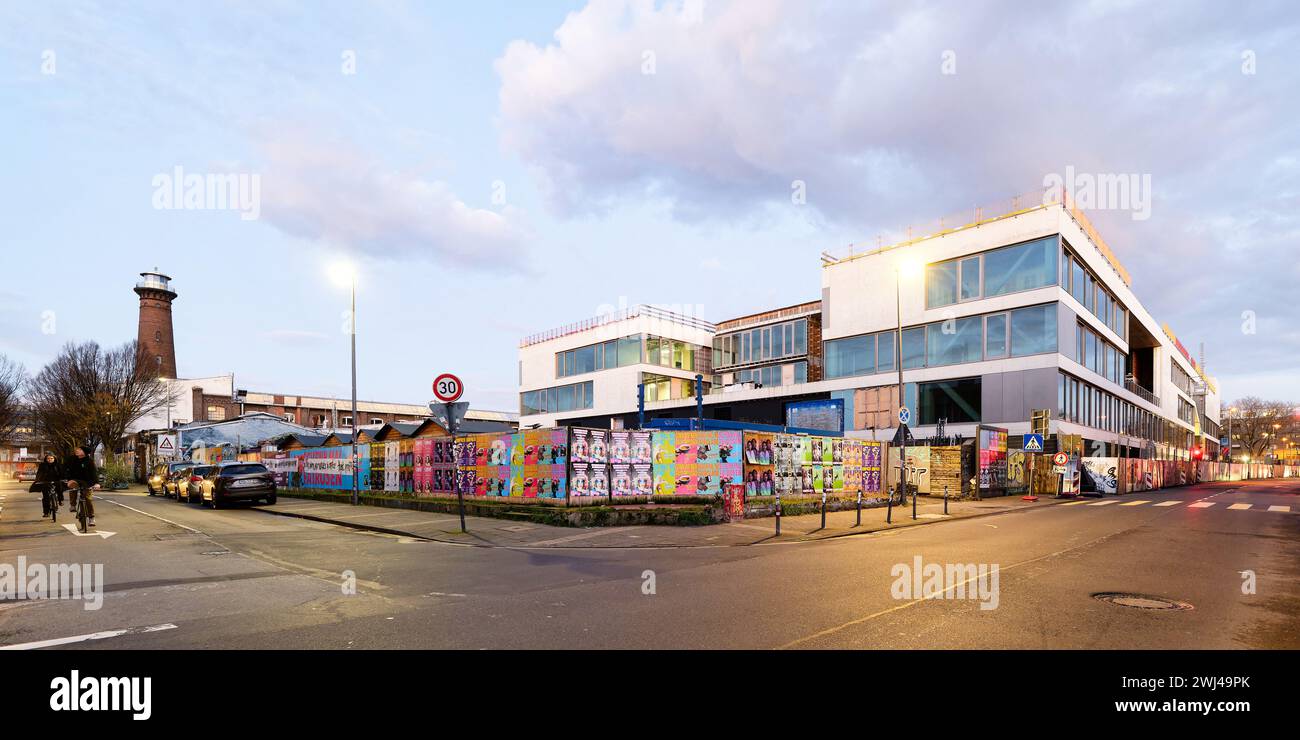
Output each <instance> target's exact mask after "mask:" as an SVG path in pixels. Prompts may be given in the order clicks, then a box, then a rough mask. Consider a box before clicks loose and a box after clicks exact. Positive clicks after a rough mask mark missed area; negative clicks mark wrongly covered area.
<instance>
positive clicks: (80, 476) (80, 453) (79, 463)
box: [63, 447, 99, 527]
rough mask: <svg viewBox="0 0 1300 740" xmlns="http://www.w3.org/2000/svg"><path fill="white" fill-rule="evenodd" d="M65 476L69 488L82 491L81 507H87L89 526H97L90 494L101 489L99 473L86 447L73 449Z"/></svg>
mask: <svg viewBox="0 0 1300 740" xmlns="http://www.w3.org/2000/svg"><path fill="white" fill-rule="evenodd" d="M63 474H64V475H65V476H67V479H68V488H79V489H81V490H80V491H79V493H80V498H81V502H80V505H81V506H84V507H86V517H87V518H88V519H89V520H90V521H89V523H88V525H89V526H91V527H93V526H95V501H94V498H93V497H92V496H91V495H90V492H91V491H93V490H96V489H98V488H99V473H98V472H97V471H96V470H95V461H94V460H92V459H91V457H90V454H89V452H88V451H87V450H86V448H85V447H77V448H75V449H73V451H72V459H70V460H68V462H67V463H66V464H65V465H64V466H63ZM73 503H76V501H75V500H74V502H73Z"/></svg>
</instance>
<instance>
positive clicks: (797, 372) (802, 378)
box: [794, 353, 874, 383]
mask: <svg viewBox="0 0 1300 740" xmlns="http://www.w3.org/2000/svg"><path fill="white" fill-rule="evenodd" d="M873 354H874V353H873ZM794 382H796V383H807V382H808V363H806V362H796V363H795V364H794Z"/></svg>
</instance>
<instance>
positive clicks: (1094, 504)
mask: <svg viewBox="0 0 1300 740" xmlns="http://www.w3.org/2000/svg"><path fill="white" fill-rule="evenodd" d="M1118 503H1119V501H1116V500H1115V499H1111V500H1109V501H1095V502H1093V503H1091V504H1088V505H1089V506H1110V505H1111V504H1118Z"/></svg>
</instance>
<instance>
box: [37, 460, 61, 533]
mask: <svg viewBox="0 0 1300 740" xmlns="http://www.w3.org/2000/svg"><path fill="white" fill-rule="evenodd" d="M63 480H64V479H63V468H62V466H61V465H59V459H58V458H57V457H55V456H54V453H53V452H47V453H45V457H44V458H43V459H42V460H41V464H40V465H38V466H37V468H36V481H35V482H33V483H32V487H31V489H30V490H31V491H40V494H41V516H43V517H47V516H49V515H50V498H49V496H47V495H46V493H47V491H48V489H49V487H50V486H54V488H55V492H56V493H57V494H58V497H59V499H58V503H57V504H55V505H56V506H62V505H63Z"/></svg>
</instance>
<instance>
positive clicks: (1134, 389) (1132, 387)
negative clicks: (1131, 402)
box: [1124, 375, 1160, 406]
mask: <svg viewBox="0 0 1300 740" xmlns="http://www.w3.org/2000/svg"><path fill="white" fill-rule="evenodd" d="M1124 389H1125V390H1127V391H1128V392H1130V393H1133V394H1135V395H1137V397H1138V398H1141V399H1142V400H1144V401H1146V402H1147V403H1150V404H1152V405H1153V406H1159V405H1160V397H1159V396H1157V395H1156V394H1154V393H1152V392H1151V391H1149V390H1147V389H1146V388H1143V387H1142V386H1141V385H1138V382H1137V381H1136V380H1134V379H1133V376H1132V375H1129V376H1126V377H1125V378H1124Z"/></svg>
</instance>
